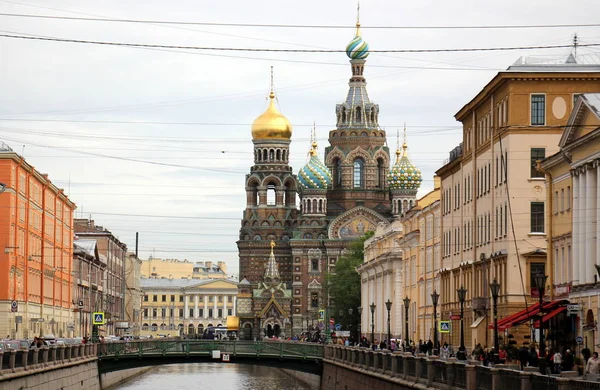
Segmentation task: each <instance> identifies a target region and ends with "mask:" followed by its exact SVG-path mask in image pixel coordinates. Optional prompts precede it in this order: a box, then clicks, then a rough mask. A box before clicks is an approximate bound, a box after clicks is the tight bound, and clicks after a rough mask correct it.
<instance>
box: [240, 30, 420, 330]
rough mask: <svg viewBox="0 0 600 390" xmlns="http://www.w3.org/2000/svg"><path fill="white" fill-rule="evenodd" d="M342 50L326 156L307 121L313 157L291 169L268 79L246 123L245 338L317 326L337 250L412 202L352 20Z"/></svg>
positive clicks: (283, 123) (288, 131) (408, 171)
mask: <svg viewBox="0 0 600 390" xmlns="http://www.w3.org/2000/svg"><path fill="white" fill-rule="evenodd" d="M346 55H347V56H348V58H349V59H350V68H351V72H352V73H351V77H350V81H349V89H348V94H347V96H346V98H345V99H344V101H343V102H342V103H339V104H337V105H336V107H335V115H336V128H335V129H334V130H331V131H330V132H329V137H328V138H329V139H328V141H329V146H327V147H326V148H325V154H324V158H323V160H321V159H320V158H319V153H318V149H317V148H318V145H317V142H316V136H315V134H314V130H313V134H312V137H311V144H310V160H309V161H308V163H307V164H306V165H305V166H303V167H302V168H301V169H300V171H299V172H298V173H297V174H294V172H293V171H292V167H291V166H290V165H289V151H290V144H291V140H292V124H291V123H290V122H289V121H288V119H287V118H286V117H285V116H284V115H283V114H282V113H281V112H280V111H279V110H278V109H277V107H276V105H275V93H274V91H273V88H272V87H271V92H270V94H269V106H268V108H267V110H266V111H265V112H264V113H263V114H261V115H260V116H259V117H258V118H256V120H255V121H254V123H253V124H252V142H253V144H254V165H253V166H251V167H250V172H249V173H248V174H247V175H246V181H245V185H246V208H245V210H244V211H243V218H242V222H241V228H240V234H239V240H238V241H237V245H238V253H239V269H240V271H239V272H240V279H241V282H240V283H239V285H238V299H237V313H238V316H239V317H240V337H241V338H243V339H253V338H262V337H265V336H268V337H272V336H275V337H292V336H299V335H300V334H301V333H302V332H303V331H306V330H307V328H309V326H312V327H313V329H318V328H321V329H322V327H323V326H324V322H323V321H322V320H323V319H322V318H320V319H319V314H320V311H321V310H323V309H325V308H326V307H327V306H329V305H330V304H331V303H332V302H333V297H329V295H328V291H327V286H326V282H325V280H326V275H327V274H328V273H329V272H335V264H336V261H337V259H338V258H339V257H341V256H343V255H344V253H345V250H346V248H348V247H349V245H350V244H351V243H352V242H353V241H354V240H356V239H358V238H359V237H361V236H363V235H364V234H365V233H366V232H368V231H374V230H375V229H376V227H377V226H378V225H380V224H384V225H387V224H389V223H390V221H392V220H393V219H394V218H395V217H398V216H400V215H402V214H403V212H405V211H406V210H408V209H409V208H411V207H412V206H413V205H414V204H415V202H416V194H417V190H418V188H419V186H420V184H421V181H422V178H421V172H420V171H419V170H418V169H417V168H415V167H414V166H413V165H412V164H411V162H410V160H409V158H408V156H407V153H406V149H407V145H406V142H404V144H403V150H402V151H400V148H399V147H398V148H397V149H398V150H397V151H396V158H395V161H394V162H393V165H392V166H391V167H390V165H391V164H392V162H391V161H390V153H389V149H388V147H387V139H386V132H385V131H384V130H383V129H382V128H381V127H380V126H379V105H378V104H376V103H374V102H372V101H371V100H370V99H369V95H368V93H367V82H366V79H365V76H364V70H365V64H366V59H367V57H368V55H369V46H368V44H367V42H366V41H365V40H364V39H363V38H362V36H361V31H360V23H359V22H358V21H357V23H356V34H355V37H354V38H353V39H352V40H351V41H350V43H349V44H348V45H347V47H346ZM297 197H299V199H300V204H299V205H297V204H296V202H297ZM330 298H331V301H330Z"/></svg>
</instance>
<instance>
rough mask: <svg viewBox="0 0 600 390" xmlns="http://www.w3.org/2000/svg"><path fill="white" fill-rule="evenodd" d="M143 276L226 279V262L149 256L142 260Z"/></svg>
mask: <svg viewBox="0 0 600 390" xmlns="http://www.w3.org/2000/svg"><path fill="white" fill-rule="evenodd" d="M141 273H142V277H143V278H172V279H181V278H191V279H226V278H227V264H225V262H224V261H218V262H216V263H214V262H212V261H200V262H195V263H194V262H191V261H188V260H177V259H159V258H150V259H148V260H142V265H141Z"/></svg>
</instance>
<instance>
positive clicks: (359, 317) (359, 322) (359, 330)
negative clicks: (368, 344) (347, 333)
mask: <svg viewBox="0 0 600 390" xmlns="http://www.w3.org/2000/svg"><path fill="white" fill-rule="evenodd" d="M361 324H362V306H359V307H358V326H357V329H358V337H357V338H356V340H357V341H358V344H359V345H360V342H361V336H362V334H361V332H362V329H361V327H362V325H361Z"/></svg>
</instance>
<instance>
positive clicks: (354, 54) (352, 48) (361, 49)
mask: <svg viewBox="0 0 600 390" xmlns="http://www.w3.org/2000/svg"><path fill="white" fill-rule="evenodd" d="M346 55H347V56H348V58H350V59H351V60H364V59H365V58H367V57H368V56H369V44H368V43H367V41H365V40H364V39H363V37H362V36H361V35H360V22H358V21H357V22H356V35H355V37H354V38H353V39H352V40H351V41H350V43H348V45H347V46H346Z"/></svg>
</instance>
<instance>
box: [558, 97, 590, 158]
mask: <svg viewBox="0 0 600 390" xmlns="http://www.w3.org/2000/svg"><path fill="white" fill-rule="evenodd" d="M597 100H598V95H597V94H584V95H582V96H581V97H580V98H579V99H577V101H576V103H575V107H573V111H571V115H570V116H569V120H568V121H567V125H566V127H565V131H564V132H563V135H562V137H561V139H560V142H559V144H558V145H559V146H560V148H565V147H568V145H570V144H571V143H573V142H575V141H576V140H578V139H579V138H582V137H583V136H585V135H586V134H588V133H591V132H592V131H594V130H595V129H597V128H598V127H600V112H599V111H598V109H599V107H596V104H597V102H596V101H597Z"/></svg>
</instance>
